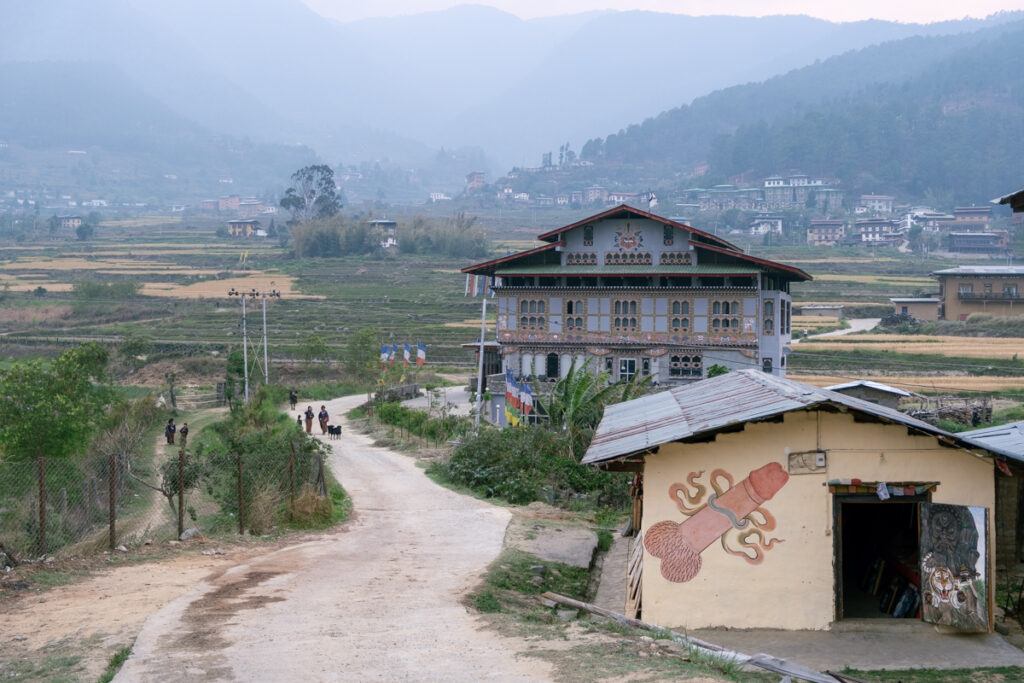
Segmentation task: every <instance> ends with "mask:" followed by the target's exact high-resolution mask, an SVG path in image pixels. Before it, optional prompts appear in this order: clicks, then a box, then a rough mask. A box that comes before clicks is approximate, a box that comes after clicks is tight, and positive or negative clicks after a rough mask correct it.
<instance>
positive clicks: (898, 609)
mask: <svg viewBox="0 0 1024 683" xmlns="http://www.w3.org/2000/svg"><path fill="white" fill-rule="evenodd" d="M924 500H926V498H925V497H924V496H921V497H918V496H913V497H911V496H908V497H906V498H901V499H889V500H886V501H882V500H879V499H878V498H877V497H875V496H869V495H857V496H837V497H836V498H835V514H836V530H837V532H838V533H837V534H836V536H837V538H836V551H837V552H836V592H837V595H836V605H837V609H836V616H837V617H838V618H839V619H865V618H868V619H870V618H880V619H888V618H911V619H912V618H915V617H918V616H919V615H920V612H921V590H920V589H921V578H920V541H919V524H920V506H919V504H918V503H920V502H922V501H924Z"/></svg>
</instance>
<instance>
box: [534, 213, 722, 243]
mask: <svg viewBox="0 0 1024 683" xmlns="http://www.w3.org/2000/svg"><path fill="white" fill-rule="evenodd" d="M622 211H629V212H631V213H635V214H636V215H638V216H640V217H641V218H649V219H650V220H652V221H657V222H658V223H664V224H665V225H671V226H673V227H676V228H679V229H680V230H685V231H686V232H690V233H693V234H694V235H700V236H701V237H705V238H707V239H710V240H714V241H715V242H718V243H719V244H721V245H723V246H725V247H729V248H732V249H737V247H736V245H734V244H732V243H731V242H727V241H726V240H723V239H722V238H721V237H718V236H717V235H712V234H711V233H710V232H704V231H703V230H701V229H699V228H695V227H693V226H692V225H687V224H686V223H680V222H678V221H674V220H671V219H669V218H665V217H664V216H658V215H656V214H653V213H651V212H649V211H643V210H642V209H636V208H633V207H632V206H629V205H628V204H619V205H618V206H614V207H612V208H610V209H607V210H606V211H602V212H601V213H598V214H594V215H593V216H590V217H589V218H583V219H581V220H578V221H576V222H575V223H572V224H570V225H566V226H563V227H561V228H556V229H554V230H549V231H548V232H546V233H544V234H543V235H538V236H537V239H539V240H547V239H551V238H554V237H557V236H558V235H561V234H562V233H563V232H566V231H568V230H572V229H573V228H578V227H580V226H581V225H586V224H587V223H593V222H595V221H599V220H603V219H605V218H608V217H610V216H614V215H615V214H617V213H620V212H622Z"/></svg>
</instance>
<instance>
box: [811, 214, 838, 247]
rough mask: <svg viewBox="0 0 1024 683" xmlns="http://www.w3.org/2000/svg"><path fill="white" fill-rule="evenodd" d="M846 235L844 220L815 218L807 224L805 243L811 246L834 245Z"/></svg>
mask: <svg viewBox="0 0 1024 683" xmlns="http://www.w3.org/2000/svg"><path fill="white" fill-rule="evenodd" d="M845 236H846V221H840V220H829V219H817V220H812V221H811V223H810V225H808V226H807V244H809V245H811V246H812V247H834V246H835V245H837V244H839V243H840V242H842V241H843V237H845Z"/></svg>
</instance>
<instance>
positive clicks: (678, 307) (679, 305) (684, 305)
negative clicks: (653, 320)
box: [672, 301, 690, 315]
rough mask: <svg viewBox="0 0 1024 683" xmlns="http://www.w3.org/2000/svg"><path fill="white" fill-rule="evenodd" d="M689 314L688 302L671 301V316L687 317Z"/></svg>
mask: <svg viewBox="0 0 1024 683" xmlns="http://www.w3.org/2000/svg"><path fill="white" fill-rule="evenodd" d="M689 314H690V302H689V301H673V302H672V315H689Z"/></svg>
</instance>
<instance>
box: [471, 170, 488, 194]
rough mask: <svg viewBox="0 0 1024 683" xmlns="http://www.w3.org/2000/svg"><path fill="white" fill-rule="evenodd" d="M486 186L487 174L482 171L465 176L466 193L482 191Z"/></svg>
mask: <svg viewBox="0 0 1024 683" xmlns="http://www.w3.org/2000/svg"><path fill="white" fill-rule="evenodd" d="M486 186H487V174H486V173H484V172H483V171H473V172H472V173H468V174H466V193H467V194H470V193H472V192H476V191H477V190H482V189H483V188H484V187H486Z"/></svg>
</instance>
